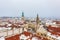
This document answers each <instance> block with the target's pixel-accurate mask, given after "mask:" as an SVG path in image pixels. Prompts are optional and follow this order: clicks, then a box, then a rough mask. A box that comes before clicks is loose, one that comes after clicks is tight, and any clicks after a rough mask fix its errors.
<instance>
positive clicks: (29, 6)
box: [0, 0, 60, 18]
mask: <svg viewBox="0 0 60 40" xmlns="http://www.w3.org/2000/svg"><path fill="white" fill-rule="evenodd" d="M22 11H23V12H24V14H25V16H26V17H36V15H37V13H38V14H39V16H40V17H55V18H60V0H0V17H3V16H12V17H16V16H19V17H21V13H22Z"/></svg>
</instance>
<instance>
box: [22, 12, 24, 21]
mask: <svg viewBox="0 0 60 40" xmlns="http://www.w3.org/2000/svg"><path fill="white" fill-rule="evenodd" d="M21 20H24V12H22V17H21Z"/></svg>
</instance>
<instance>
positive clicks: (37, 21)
mask: <svg viewBox="0 0 60 40" xmlns="http://www.w3.org/2000/svg"><path fill="white" fill-rule="evenodd" d="M36 24H39V15H38V14H37V17H36Z"/></svg>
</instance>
